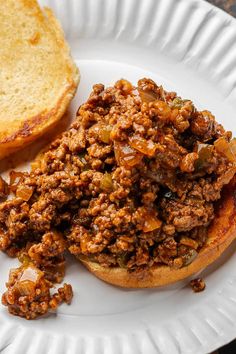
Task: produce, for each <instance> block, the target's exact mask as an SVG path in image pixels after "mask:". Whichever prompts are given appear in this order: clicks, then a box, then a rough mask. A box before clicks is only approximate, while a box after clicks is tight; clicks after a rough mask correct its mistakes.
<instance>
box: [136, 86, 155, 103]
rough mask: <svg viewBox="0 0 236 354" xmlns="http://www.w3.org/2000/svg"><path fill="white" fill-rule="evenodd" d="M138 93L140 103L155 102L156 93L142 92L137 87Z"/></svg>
mask: <svg viewBox="0 0 236 354" xmlns="http://www.w3.org/2000/svg"><path fill="white" fill-rule="evenodd" d="M138 92H139V96H140V98H141V101H142V102H145V103H149V102H153V101H155V100H157V98H158V93H157V92H155V91H152V90H148V89H147V90H143V89H141V88H140V87H138Z"/></svg>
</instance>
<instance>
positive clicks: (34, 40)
mask: <svg viewBox="0 0 236 354" xmlns="http://www.w3.org/2000/svg"><path fill="white" fill-rule="evenodd" d="M0 60H1V70H0V82H1V85H0V107H1V110H0V158H3V157H5V156H7V155H8V154H10V153H11V152H14V151H15V150H17V149H19V148H20V147H22V146H25V145H26V144H28V143H30V142H32V141H34V140H35V139H36V138H37V137H39V136H40V135H42V134H44V133H45V132H46V131H47V129H48V128H49V127H51V126H52V125H53V124H54V123H56V122H57V121H58V120H59V119H60V118H61V117H62V115H63V114H64V112H65V110H66V108H67V107H68V104H69V103H70V101H71V99H72V98H73V96H74V94H75V92H76V88H77V85H78V82H79V71H78V69H77V67H76V65H75V64H74V62H73V60H72V58H71V56H70V52H69V48H68V45H67V43H66V41H65V38H64V34H63V31H62V29H61V27H60V24H59V23H58V21H57V20H56V19H55V17H54V15H53V13H52V11H51V10H49V9H45V10H42V9H41V8H40V7H39V5H38V3H37V1H36V0H17V1H14V0H7V1H4V0H0Z"/></svg>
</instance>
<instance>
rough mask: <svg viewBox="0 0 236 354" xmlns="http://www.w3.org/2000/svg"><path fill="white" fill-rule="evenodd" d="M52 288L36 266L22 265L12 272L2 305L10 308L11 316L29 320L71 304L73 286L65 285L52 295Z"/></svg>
mask: <svg viewBox="0 0 236 354" xmlns="http://www.w3.org/2000/svg"><path fill="white" fill-rule="evenodd" d="M52 286H53V285H52V283H51V282H49V281H48V280H47V279H46V278H45V276H44V273H43V272H41V271H40V270H39V269H38V268H36V267H35V266H34V265H32V264H28V265H22V266H21V267H20V268H17V269H12V270H11V272H10V276H9V281H8V283H7V288H8V290H7V291H6V292H5V293H4V294H3V296H2V303H3V305H6V306H8V310H9V312H10V313H11V314H13V315H17V316H21V317H25V318H27V319H28V320H29V319H34V318H36V317H38V316H41V315H44V314H45V313H47V312H48V310H49V309H53V310H55V309H56V308H57V307H58V305H59V304H60V303H62V302H66V303H68V304H70V302H71V299H72V295H73V294H72V288H71V285H68V284H64V285H63V287H61V288H59V289H58V291H57V292H56V293H55V294H53V295H51V294H50V288H52Z"/></svg>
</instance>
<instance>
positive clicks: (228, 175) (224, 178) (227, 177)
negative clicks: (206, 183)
mask: <svg viewBox="0 0 236 354" xmlns="http://www.w3.org/2000/svg"><path fill="white" fill-rule="evenodd" d="M235 173H236V166H233V167H231V168H228V170H226V172H224V173H223V174H222V175H221V176H220V177H219V178H218V182H219V183H222V184H228V183H229V182H230V181H231V179H232V178H233V177H234V175H235Z"/></svg>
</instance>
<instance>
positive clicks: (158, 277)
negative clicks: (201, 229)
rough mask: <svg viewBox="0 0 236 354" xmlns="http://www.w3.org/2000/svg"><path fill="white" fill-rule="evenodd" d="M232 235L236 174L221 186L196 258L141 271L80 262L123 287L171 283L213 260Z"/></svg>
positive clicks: (235, 222)
mask: <svg viewBox="0 0 236 354" xmlns="http://www.w3.org/2000/svg"><path fill="white" fill-rule="evenodd" d="M235 238H236V176H234V178H233V179H232V180H231V182H230V183H229V185H227V186H225V188H224V189H223V192H222V197H221V199H220V200H219V201H218V202H217V205H216V210H215V218H214V220H213V222H212V223H211V225H210V227H209V230H208V239H207V242H206V244H205V246H204V247H203V248H202V249H201V250H200V252H199V254H198V256H197V258H196V259H195V260H194V261H193V262H192V263H191V264H189V265H188V266H185V267H182V268H180V269H173V268H170V267H168V266H163V265H161V266H154V267H152V268H150V269H148V270H145V271H143V272H127V270H126V269H125V268H119V267H114V268H105V267H103V266H101V265H100V264H98V263H95V262H92V261H90V260H89V259H87V258H86V257H85V256H83V257H79V260H80V261H81V262H82V263H83V265H84V266H85V267H86V268H87V269H88V270H89V271H90V272H91V273H93V274H94V275H95V276H96V277H98V278H99V279H101V280H103V281H105V282H107V283H110V284H113V285H117V286H120V287H124V288H153V287H158V286H163V285H168V284H172V283H175V282H177V281H179V280H182V279H185V278H187V277H190V276H193V275H194V274H196V273H198V272H199V271H201V270H203V269H204V268H206V267H207V266H208V265H210V264H211V263H213V262H214V261H215V260H216V259H217V258H219V257H220V255H221V254H222V253H223V252H224V250H225V249H226V248H227V247H228V246H229V245H230V244H231V243H232V241H233V240H234V239H235Z"/></svg>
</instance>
